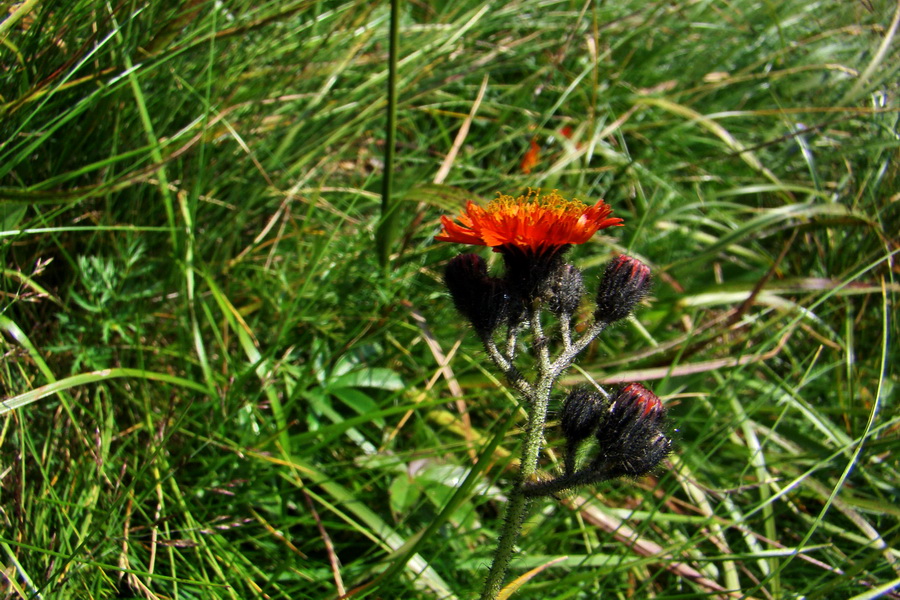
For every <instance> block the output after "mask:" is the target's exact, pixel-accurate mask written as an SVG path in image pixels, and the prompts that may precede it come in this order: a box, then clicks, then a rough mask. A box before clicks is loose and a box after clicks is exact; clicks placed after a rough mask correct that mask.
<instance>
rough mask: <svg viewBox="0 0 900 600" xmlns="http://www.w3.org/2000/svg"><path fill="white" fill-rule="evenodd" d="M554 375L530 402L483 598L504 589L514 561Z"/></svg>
mask: <svg viewBox="0 0 900 600" xmlns="http://www.w3.org/2000/svg"><path fill="white" fill-rule="evenodd" d="M551 383H552V378H550V377H541V380H540V381H539V382H538V388H537V390H536V393H535V395H534V397H533V398H531V400H532V402H531V403H530V404H529V406H528V425H527V426H526V428H525V440H524V442H523V444H522V463H521V467H520V471H519V480H518V481H517V482H516V487H515V489H514V490H513V492H512V494H511V495H510V498H509V502H508V503H507V505H506V515H505V517H504V521H503V530H502V531H501V532H500V539H499V540H497V550H496V551H495V552H494V562H493V563H492V564H491V570H490V572H489V573H488V577H487V580H486V581H485V583H484V591H483V592H482V593H481V600H496V598H497V596H498V595H499V594H500V590H501V589H503V581H504V580H505V578H506V571H507V570H508V569H509V563H510V562H511V561H512V557H513V553H514V552H515V546H516V542H517V541H518V539H519V532H520V531H521V530H522V523H523V522H524V521H525V515H526V514H527V512H528V506H529V504H530V498H528V497H527V496H526V495H525V494H524V493H523V489H524V485H525V483H526V482H528V481H529V480H530V479H531V478H532V476H533V475H534V474H535V473H536V472H537V468H538V457H539V455H540V450H541V442H542V441H543V439H544V422H545V421H546V420H547V407H548V406H549V404H550V389H551Z"/></svg>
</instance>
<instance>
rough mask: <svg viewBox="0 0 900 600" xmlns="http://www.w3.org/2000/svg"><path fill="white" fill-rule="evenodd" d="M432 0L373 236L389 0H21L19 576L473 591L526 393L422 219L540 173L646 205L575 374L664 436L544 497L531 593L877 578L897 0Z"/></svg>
mask: <svg viewBox="0 0 900 600" xmlns="http://www.w3.org/2000/svg"><path fill="white" fill-rule="evenodd" d="M432 4H433V5H429V4H426V3H415V2H407V3H403V5H402V7H401V21H400V46H401V54H400V57H399V58H400V60H399V64H398V68H399V73H398V81H397V90H398V100H399V104H398V106H397V107H396V108H397V117H398V120H397V137H396V143H397V146H396V156H395V159H394V160H395V164H394V168H393V174H394V181H393V193H394V195H395V200H396V201H397V202H398V203H399V206H400V208H399V210H400V211H401V212H400V214H399V218H398V222H397V227H398V229H397V232H396V233H397V236H396V240H395V242H394V245H393V248H392V256H391V268H390V269H389V271H388V272H385V270H384V269H383V268H381V266H380V265H379V260H378V252H377V251H376V244H375V234H376V229H377V227H378V224H379V221H380V218H381V197H380V192H381V181H382V169H381V167H382V163H381V159H382V157H383V154H384V138H385V131H386V127H387V125H386V117H385V115H386V114H387V106H386V104H385V98H386V95H385V88H386V78H387V65H388V55H387V48H388V37H387V33H388V17H389V7H388V6H387V5H386V4H377V3H369V2H346V3H337V2H305V1H290V0H286V1H283V2H269V3H255V2H249V1H247V0H231V1H227V2H222V3H218V2H212V1H209V0H186V1H182V2H149V3H137V2H124V3H101V2H91V1H88V0H73V1H71V2H58V1H48V2H38V3H35V2H26V3H23V4H19V5H15V6H13V5H12V4H11V3H9V2H0V14H3V15H5V14H7V12H8V11H9V10H14V11H17V12H15V13H14V14H15V17H14V18H11V19H8V20H6V21H4V22H3V24H0V65H2V68H0V221H2V228H0V230H2V232H0V254H2V264H0V268H2V271H0V286H2V288H0V293H2V300H0V328H2V330H3V331H4V335H2V336H0V340H2V356H3V360H2V362H0V381H2V388H3V397H4V398H5V400H4V404H3V409H2V411H3V414H2V415H0V421H2V425H0V482H2V488H0V489H2V491H0V556H2V559H0V567H2V569H3V577H2V579H0V596H3V597H8V598H45V599H51V598H234V599H245V598H284V599H288V598H290V599H303V598H316V599H318V598H336V597H337V596H338V593H337V589H338V583H336V582H338V581H339V582H340V586H341V587H342V588H343V589H344V590H346V591H351V590H354V591H355V593H354V594H353V596H352V597H354V598H372V599H376V598H385V599H412V598H453V597H456V598H461V599H466V598H471V597H473V596H475V595H476V594H477V593H478V590H479V589H480V587H481V583H482V581H483V577H484V575H485V572H486V566H487V565H488V564H489V561H490V556H491V551H492V548H493V545H494V542H495V540H496V535H497V532H498V530H499V528H500V525H501V523H500V522H499V518H500V515H501V514H502V509H503V504H504V502H505V496H504V492H505V491H506V490H508V488H509V484H510V482H511V480H512V478H513V477H514V473H515V471H514V469H513V465H512V464H511V463H512V462H513V461H514V457H516V456H518V443H519V441H520V435H519V432H520V429H519V428H520V427H521V425H522V423H523V415H522V411H520V410H517V408H516V401H515V398H514V397H513V396H511V395H510V393H509V392H507V391H506V390H505V388H504V387H503V386H502V385H500V384H499V382H498V381H497V378H496V375H495V373H494V372H493V371H492V370H491V369H490V368H489V367H488V361H487V360H486V357H485V356H484V355H483V351H482V350H481V349H480V347H479V344H478V342H477V339H476V336H474V335H473V334H472V332H467V331H466V330H465V329H464V328H462V327H461V326H460V319H459V318H458V316H457V315H455V314H454V313H453V311H452V305H451V302H450V299H449V298H448V297H447V296H446V294H445V293H444V292H443V291H442V286H441V282H440V278H441V271H442V268H443V265H444V264H445V262H446V261H447V260H448V259H449V258H450V257H452V256H454V255H455V253H457V252H459V251H463V250H464V248H462V247H452V246H451V245H448V244H440V243H434V242H433V239H432V238H433V236H434V235H435V234H436V233H437V231H438V217H439V216H440V215H441V214H446V213H449V212H456V211H457V210H458V209H459V207H460V206H461V202H462V201H463V200H464V199H466V198H474V199H488V198H491V197H492V196H493V194H494V193H495V192H496V191H498V190H499V191H503V192H505V193H514V194H517V193H520V192H521V191H522V190H524V189H525V188H527V187H528V186H532V187H542V188H544V189H553V188H556V189H559V190H560V192H561V193H563V194H564V195H566V196H568V197H571V196H576V197H578V198H581V199H585V200H593V199H596V198H600V197H602V198H605V199H606V200H607V202H609V203H610V204H611V205H612V206H613V208H614V209H615V211H616V215H617V216H621V217H623V218H625V220H626V227H624V228H618V229H616V230H614V231H610V230H607V231H605V232H602V235H598V236H596V237H595V239H594V240H593V241H592V242H590V243H588V244H586V245H584V246H582V247H578V248H575V249H574V251H573V252H572V253H571V254H570V257H571V260H572V261H573V262H575V263H576V264H577V265H579V266H580V267H582V268H583V269H584V271H585V276H586V281H588V282H596V280H597V279H596V278H597V276H598V275H599V274H600V273H601V272H602V268H603V264H604V263H605V261H606V260H607V259H608V258H609V257H610V256H611V255H612V254H613V253H618V252H623V251H624V252H629V253H631V254H632V255H635V256H638V257H640V258H641V259H642V260H644V261H645V262H647V263H648V264H650V265H651V266H652V267H653V270H654V274H655V280H656V284H655V287H654V292H653V296H652V298H651V299H650V301H649V302H647V303H645V306H644V307H642V308H641V309H640V310H639V311H638V313H637V320H636V321H635V322H631V323H626V324H624V325H619V326H617V327H616V328H614V329H613V330H612V331H610V332H608V333H607V334H604V335H603V336H602V337H601V338H600V340H599V341H598V343H596V344H595V345H594V346H593V347H592V348H591V349H590V351H588V352H586V353H585V354H584V355H583V356H582V358H581V360H580V361H579V367H580V369H579V370H572V371H570V372H569V373H568V374H567V378H566V381H567V383H575V382H577V381H580V380H583V378H584V377H585V376H588V377H593V378H596V379H597V380H600V381H610V380H613V379H616V378H626V379H628V380H640V381H644V382H645V383H646V385H648V387H651V388H652V389H654V390H655V391H656V392H657V393H658V394H659V395H660V396H661V397H663V398H664V399H665V400H666V402H667V404H668V405H669V406H670V414H671V419H672V422H673V424H674V426H675V427H676V428H677V432H676V434H675V438H676V440H677V443H676V450H675V452H674V454H673V455H672V457H671V461H670V463H669V464H667V465H666V467H665V468H663V469H660V470H659V471H658V472H657V473H656V474H655V475H654V476H652V477H647V478H643V479H641V480H638V481H617V482H614V483H612V484H608V485H605V486H602V487H601V488H599V489H596V490H583V491H582V493H581V494H580V495H579V496H578V497H574V498H567V499H565V500H563V501H558V502H557V501H542V503H541V505H540V507H539V508H538V509H536V510H535V511H533V513H532V515H531V517H530V518H529V520H528V522H527V524H526V531H525V534H524V536H523V538H522V540H521V544H520V552H519V553H518V555H517V558H516V559H515V561H514V562H513V571H514V573H513V574H514V575H519V574H521V573H524V572H525V571H526V570H527V569H529V568H532V567H535V566H539V565H542V564H545V563H547V562H549V561H551V560H554V559H557V558H560V557H567V558H565V559H564V560H562V561H560V562H556V563H554V564H553V565H552V566H550V567H549V568H548V569H547V570H545V571H543V572H542V573H540V574H539V575H537V576H536V577H535V578H533V579H532V580H531V581H529V582H528V583H527V584H526V585H525V586H524V587H523V588H522V589H521V590H519V592H517V593H516V594H515V596H514V598H517V599H522V600H524V599H527V598H533V599H554V600H557V599H559V600H562V599H575V598H578V599H580V598H585V599H586V598H598V597H603V598H672V599H674V598H680V599H683V598H705V597H716V598H720V597H734V598H739V597H747V598H750V597H752V598H800V597H804V598H810V599H830V598H850V597H858V598H873V597H876V596H877V595H878V594H879V593H882V594H888V596H887V597H893V596H890V594H895V595H896V592H889V591H888V590H892V589H895V588H897V587H898V586H900V510H898V509H897V508H896V506H897V505H898V504H900V494H898V491H897V490H898V488H900V473H898V471H900V463H898V460H900V459H898V452H900V437H898V434H897V432H898V429H900V418H898V416H897V403H898V393H897V385H898V373H897V370H896V367H895V366H893V365H895V364H896V361H897V360H898V359H900V353H898V350H897V348H898V347H897V344H896V341H895V340H896V339H897V335H898V333H900V331H898V327H897V325H896V321H895V320H894V319H892V317H893V316H894V314H893V312H895V311H894V309H892V306H895V305H896V303H897V299H898V291H900V285H898V282H897V281H896V273H897V267H896V264H897V249H898V247H900V246H898V237H897V231H898V223H900V209H898V206H900V203H898V198H900V185H898V175H900V172H898V171H900V169H898V164H900V160H898V148H900V141H898V134H897V131H898V111H897V106H898V104H897V94H898V91H900V89H898V85H897V79H898V70H900V61H898V60H897V52H896V40H895V39H894V37H893V36H894V34H895V31H896V30H895V29H892V19H896V15H895V14H894V12H893V10H894V8H893V7H892V6H891V3H889V2H873V3H871V4H870V3H867V2H824V1H819V2H809V1H807V0H803V1H799V0H788V1H785V2H750V1H748V0H736V1H735V2H730V3H724V2H706V1H700V2H690V3H671V2H652V3H645V2H634V1H632V2H622V3H594V4H590V3H569V2H552V1H551V2H536V1H533V0H517V1H513V2H512V3H510V4H503V5H501V4H479V3H476V2H470V1H468V0H463V1H461V2H456V3H446V6H445V3H432ZM451 4H452V8H451V7H450V5H451ZM894 25H896V23H894ZM885 44H888V45H887V46H886V47H885ZM880 49H881V50H880ZM483 86H484V87H483ZM482 87H483V97H482V99H481V102H480V104H478V105H477V111H475V112H474V116H472V117H471V118H470V116H469V115H470V113H471V112H472V111H473V106H474V105H475V103H476V98H478V96H479V91H480V90H482ZM468 119H470V120H471V123H470V127H469V131H468V134H467V135H466V137H465V139H464V140H460V144H459V146H458V152H457V154H456V156H455V158H454V160H453V163H452V168H451V169H450V170H449V172H448V174H447V176H446V178H445V179H444V180H443V181H439V182H438V183H435V177H436V175H437V174H438V172H439V169H440V167H441V165H442V162H443V161H444V160H445V157H446V156H447V155H448V153H449V152H450V151H451V148H453V147H454V143H455V140H456V136H457V132H458V131H459V130H460V128H461V127H462V126H463V124H464V123H465V122H467V120H468ZM567 125H568V126H570V127H572V129H573V132H574V133H573V136H572V139H571V140H568V139H565V138H564V137H563V136H561V135H560V134H559V130H560V129H561V128H562V127H564V126H567ZM532 138H536V141H538V142H539V144H540V145H541V147H542V152H541V156H540V162H539V163H538V164H537V166H536V167H535V168H534V170H533V171H532V172H531V173H530V174H525V173H523V172H522V170H521V168H520V166H519V165H520V162H521V160H522V158H523V155H524V154H525V152H526V150H527V149H528V147H529V142H530V140H531V139H532ZM488 254H490V253H485V256H487V255H488ZM595 284H596V283H594V285H595ZM458 342H460V345H459V346H458V347H457V343H458ZM448 358H449V363H448V366H449V368H445V366H444V365H445V360H447V359H448ZM551 418H552V415H551ZM551 431H552V430H551ZM548 442H549V447H548V449H547V452H546V456H547V462H546V468H547V469H548V470H552V469H556V468H558V465H557V464H554V461H557V462H558V459H559V456H560V454H559V449H560V446H559V440H558V438H557V437H550V439H549V440H548ZM727 589H736V590H739V591H737V592H735V593H734V594H732V595H728V594H727V593H726V592H724V591H722V590H727Z"/></svg>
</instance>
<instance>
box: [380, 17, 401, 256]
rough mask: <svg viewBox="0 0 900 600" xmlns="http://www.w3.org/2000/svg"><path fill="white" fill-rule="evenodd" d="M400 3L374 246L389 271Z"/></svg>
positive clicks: (393, 236) (390, 55) (394, 224)
mask: <svg viewBox="0 0 900 600" xmlns="http://www.w3.org/2000/svg"><path fill="white" fill-rule="evenodd" d="M399 21H400V0H391V23H390V48H389V49H388V78H387V125H386V131H385V139H384V177H383V178H382V180H381V223H380V224H379V226H378V232H377V234H376V237H375V246H376V250H377V252H378V260H379V262H380V263H381V266H382V267H384V268H385V270H386V269H387V266H388V261H389V259H390V256H391V247H392V246H393V241H394V239H396V237H397V217H398V216H399V215H398V212H397V207H396V205H395V203H394V199H393V195H392V192H393V185H394V138H395V136H396V133H397V55H398V54H399V52H400V35H399Z"/></svg>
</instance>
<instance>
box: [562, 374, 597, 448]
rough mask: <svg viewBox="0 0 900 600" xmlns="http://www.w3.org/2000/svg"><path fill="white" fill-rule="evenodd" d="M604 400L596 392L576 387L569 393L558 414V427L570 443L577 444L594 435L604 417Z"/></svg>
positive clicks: (584, 387) (585, 387)
mask: <svg viewBox="0 0 900 600" xmlns="http://www.w3.org/2000/svg"><path fill="white" fill-rule="evenodd" d="M606 406H607V403H606V400H605V399H604V398H603V396H601V395H600V394H599V393H598V392H597V390H594V389H591V388H590V387H587V386H578V387H576V388H574V389H573V390H572V391H571V392H569V395H568V397H566V401H565V404H563V407H562V411H561V413H560V419H559V426H560V427H561V428H562V431H563V435H564V436H565V438H566V440H568V441H569V442H570V443H578V442H581V441H584V440H586V439H587V438H589V437H591V436H592V435H594V433H595V432H596V431H597V427H598V426H599V425H600V421H602V420H603V418H604V417H605V416H606Z"/></svg>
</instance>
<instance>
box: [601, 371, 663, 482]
mask: <svg viewBox="0 0 900 600" xmlns="http://www.w3.org/2000/svg"><path fill="white" fill-rule="evenodd" d="M665 422H666V408H665V406H663V403H662V401H661V400H660V399H659V398H658V397H657V396H656V394H654V393H653V392H651V391H650V390H648V389H647V388H645V387H644V386H642V385H641V384H639V383H629V384H628V385H626V386H625V387H623V388H622V389H621V390H620V391H619V393H618V394H617V395H616V397H615V398H614V399H613V402H612V404H610V407H609V413H608V414H607V416H606V420H605V421H604V423H603V425H601V426H600V427H599V428H598V429H597V441H598V442H599V443H600V454H599V455H598V456H597V458H596V459H594V462H593V463H592V465H591V466H592V469H594V470H596V471H602V472H604V473H606V474H607V475H608V477H609V478H612V477H619V476H622V475H627V476H631V477H638V476H641V475H645V474H647V473H649V472H650V471H651V470H653V468H654V467H656V466H657V465H658V464H659V463H660V462H661V461H662V460H663V459H664V458H665V457H666V455H668V454H669V452H670V451H671V449H672V441H671V440H670V439H669V438H668V437H667V436H666V435H665V432H664V431H663V429H664V427H665Z"/></svg>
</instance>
